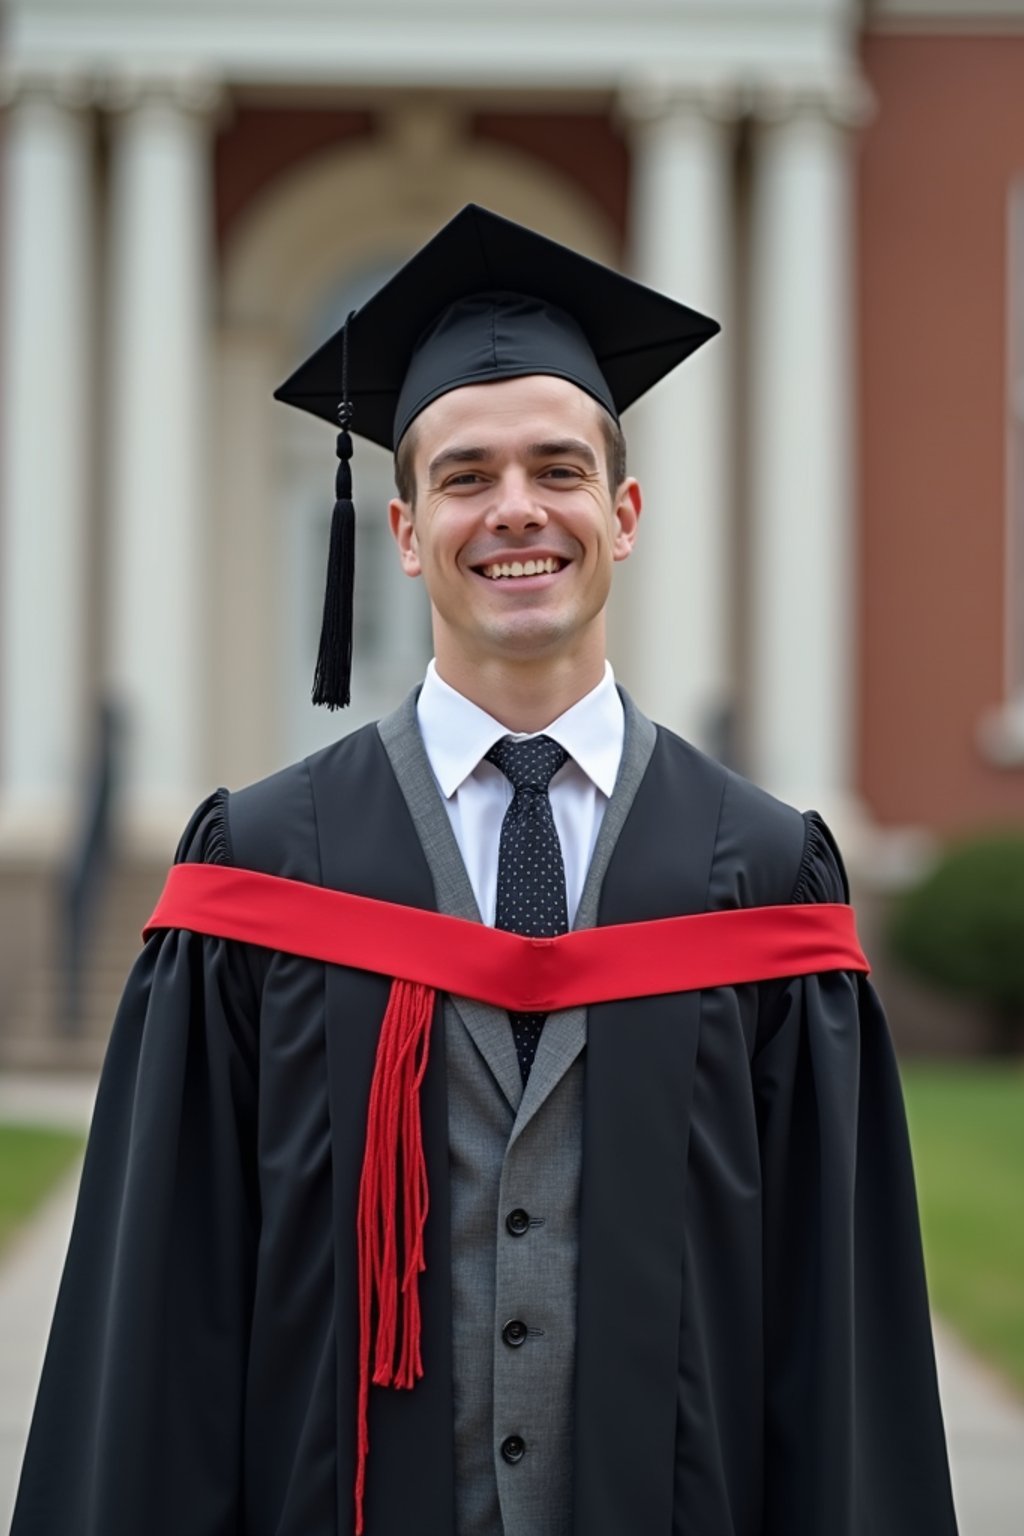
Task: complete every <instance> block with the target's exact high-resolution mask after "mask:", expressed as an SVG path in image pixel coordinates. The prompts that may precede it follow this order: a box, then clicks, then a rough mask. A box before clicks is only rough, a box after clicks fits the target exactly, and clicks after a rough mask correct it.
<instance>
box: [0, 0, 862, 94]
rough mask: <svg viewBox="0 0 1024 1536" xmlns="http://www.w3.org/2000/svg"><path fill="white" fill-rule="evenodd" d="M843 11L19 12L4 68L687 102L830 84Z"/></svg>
mask: <svg viewBox="0 0 1024 1536" xmlns="http://www.w3.org/2000/svg"><path fill="white" fill-rule="evenodd" d="M858 14H859V5H858V4H857V3H856V0H788V3H778V0H629V3H628V4H625V3H623V0H517V3H516V4H515V5H510V4H508V3H507V0H360V3H358V4H357V3H356V0H20V3H14V4H11V5H9V6H8V16H7V29H6V31H7V37H6V54H7V57H8V59H9V60H10V61H12V63H13V64H14V65H15V67H21V66H25V67H32V66H33V65H47V64H49V63H50V61H51V60H53V59H54V58H56V57H58V56H59V57H60V58H62V59H64V60H66V61H67V62H68V63H69V65H74V66H75V67H76V68H83V67H84V68H86V69H93V70H98V71H105V70H106V69H107V68H108V67H109V65H110V63H111V61H117V60H120V59H123V58H125V57H127V58H130V59H131V60H132V61H133V65H134V66H135V67H136V68H139V69H142V70H151V71H153V72H155V73H158V74H164V73H166V72H167V70H168V69H174V68H177V67H180V66H183V65H188V66H192V67H198V68H201V69H206V70H207V71H210V72H212V73H214V74H215V75H217V76H219V77H221V78H224V79H225V80H226V81H227V82H228V83H230V84H237V85H255V86H259V85H263V84H270V83H275V84H277V85H288V84H292V85H294V86H295V87H315V86H328V87H334V88H336V89H337V88H342V89H346V90H352V89H372V88H374V87H380V86H384V87H388V86H406V85H418V86H425V87H431V86H433V87H438V88H445V89H459V90H465V89H468V90H470V91H483V90H486V89H519V90H522V89H536V90H544V89H548V90H550V89H559V90H563V91H564V90H586V89H599V90H605V91H609V92H614V91H616V90H617V89H618V87H619V86H620V84H621V82H622V80H623V78H624V76H627V75H631V74H635V73H637V72H639V71H642V70H643V69H644V68H645V67H647V66H649V65H650V64H651V63H652V62H656V63H657V64H658V66H659V67H660V68H663V69H665V70H667V71H671V72H673V73H674V74H675V75H676V76H677V77H678V78H679V79H680V80H684V81H687V82H689V83H690V84H691V85H693V86H695V87H696V86H700V87H707V86H710V87H712V88H713V87H715V86H716V85H717V84H718V83H720V82H729V81H732V80H734V79H735V78H736V77H737V76H740V77H749V76H751V75H755V76H760V75H762V74H768V75H769V76H770V75H773V74H775V73H777V72H782V73H783V74H785V75H786V76H787V77H788V76H791V75H793V74H796V75H799V76H802V77H804V78H806V79H807V80H814V79H818V78H820V77H821V76H822V74H823V73H824V74H829V73H834V72H835V71H836V69H837V68H838V67H839V66H840V65H841V63H842V62H843V61H844V60H846V59H847V58H848V57H849V55H850V52H851V50H852V46H853V39H854V36H855V33H856V28H857V24H858V23H857V18H858Z"/></svg>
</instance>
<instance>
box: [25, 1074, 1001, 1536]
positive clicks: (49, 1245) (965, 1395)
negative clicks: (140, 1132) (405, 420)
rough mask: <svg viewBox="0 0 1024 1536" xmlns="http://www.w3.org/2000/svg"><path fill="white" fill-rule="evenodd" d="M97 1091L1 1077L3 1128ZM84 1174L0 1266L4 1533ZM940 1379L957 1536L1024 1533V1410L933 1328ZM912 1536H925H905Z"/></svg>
mask: <svg viewBox="0 0 1024 1536" xmlns="http://www.w3.org/2000/svg"><path fill="white" fill-rule="evenodd" d="M94 1092H95V1085H94V1084H93V1083H92V1082H90V1081H88V1080H83V1079H66V1080H62V1079H59V1078H46V1079H33V1078H25V1079H19V1078H14V1077H0V1121H13V1120H17V1121H21V1122H24V1123H33V1124H36V1125H40V1124H47V1125H58V1126H72V1127H81V1126H86V1125H87V1124H88V1121H89V1116H90V1114H91V1110H92V1102H93V1096H94ZM77 1184H78V1170H77V1169H76V1170H75V1172H74V1173H73V1174H72V1175H71V1176H70V1177H69V1178H68V1179H66V1180H65V1181H64V1183H63V1185H62V1186H61V1187H60V1189H58V1190H57V1192H56V1193H55V1194H54V1195H53V1197H52V1198H51V1199H50V1201H49V1202H48V1203H47V1205H46V1206H45V1207H44V1208H43V1209H42V1210H41V1211H40V1212H39V1214H38V1216H37V1217H36V1218H35V1220H34V1221H33V1222H32V1223H31V1224H30V1225H29V1226H28V1227H27V1228H26V1229H25V1231H24V1232H23V1233H22V1234H21V1236H20V1237H19V1239H18V1240H17V1241H16V1243H15V1246H14V1248H13V1249H12V1250H11V1251H10V1252H9V1253H8V1254H7V1257H6V1259H5V1261H4V1263H3V1264H2V1265H0V1362H2V1364H0V1531H4V1532H6V1531H7V1530H8V1528H9V1525H10V1519H11V1513H12V1511H13V1508H14V1495H15V1491H16V1489H17V1480H18V1470H19V1467H20V1465H21V1457H22V1453H23V1451H24V1445H25V1438H26V1436H27V1434H28V1426H29V1420H30V1417H31V1413H32V1403H33V1400H34V1397H35V1391H36V1384H37V1382H38V1380H39V1372H40V1369H41V1367H42V1360H43V1351H44V1349H45V1346H46V1336H47V1332H48V1330H49V1325H50V1316H51V1314H52V1312H53V1305H54V1301H55V1300H56V1295H57V1285H58V1281H59V1278H60V1269H61V1264H62V1262H63V1258H64V1250H65V1248H66V1246H67V1240H68V1232H69V1230H70V1226H71V1218H72V1215H73V1213H74V1202H75V1192H76V1189H77ZM936 1345H937V1351H938V1359H939V1379H940V1385H941V1390H942V1402H943V1408H944V1411H945V1416H946V1432H947V1435H948V1437H949V1451H950V1461H951V1463H952V1469H953V1486H954V1491H955V1494H956V1502H957V1511H958V1514H959V1519H960V1536H1022V1532H1024V1403H1022V1402H1021V1401H1019V1400H1018V1399H1017V1398H1016V1397H1014V1396H1013V1395H1012V1394H1011V1393H1010V1392H1009V1391H1008V1390H1007V1388H1006V1387H1005V1386H1004V1385H1003V1384H1002V1383H1001V1382H1000V1381H999V1380H998V1379H997V1378H996V1376H995V1374H994V1373H993V1372H992V1371H990V1370H989V1369H988V1367H986V1366H984V1365H982V1364H980V1363H979V1362H978V1361H977V1360H975V1359H974V1357H973V1356H971V1355H970V1354H969V1353H968V1352H967V1351H966V1350H965V1349H964V1348H963V1346H962V1345H961V1344H960V1343H959V1342H958V1341H957V1340H956V1339H954V1337H953V1336H952V1335H951V1334H950V1332H949V1331H948V1329H946V1328H944V1327H942V1326H941V1325H937V1327H936ZM907 1536H926V1533H925V1532H908V1533H907Z"/></svg>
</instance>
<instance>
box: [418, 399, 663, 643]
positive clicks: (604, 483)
mask: <svg viewBox="0 0 1024 1536" xmlns="http://www.w3.org/2000/svg"><path fill="white" fill-rule="evenodd" d="M412 430H413V432H414V433H415V451H414V458H413V464H414V469H415V484H416V501H415V507H411V506H410V505H409V504H407V503H406V502H402V501H397V500H396V501H393V502H392V503H391V508H390V515H391V527H392V532H393V533H394V535H395V538H396V541H397V543H398V546H399V549H400V551H401V558H402V565H403V568H404V569H405V571H406V573H407V574H408V575H410V576H422V577H423V580H424V581H425V583H426V586H427V592H428V595H429V597H430V603H431V608H432V612H433V622H434V645H435V649H436V651H437V655H438V660H439V662H440V661H441V660H442V659H443V658H444V659H448V660H449V661H456V662H457V663H458V664H459V665H462V666H467V665H468V666H474V665H476V666H479V665H482V664H486V663H488V662H490V661H493V660H494V659H496V658H499V657H502V658H506V659H513V658H514V659H519V660H532V659H538V660H539V659H543V658H551V659H555V658H558V657H570V658H584V657H588V656H590V654H591V652H593V653H594V654H595V655H596V654H597V653H599V654H600V657H601V658H603V655H604V607H605V603H606V601H607V598H608V591H609V587H610V584H611V574H612V565H613V564H614V562H615V561H616V560H624V559H625V558H626V557H627V556H628V555H629V553H630V551H631V549H632V547H633V541H634V538H635V535H636V525H637V519H638V517H639V514H640V504H641V503H640V490H639V486H638V485H637V483H636V481H635V480H625V481H624V482H623V483H622V485H621V486H617V487H612V486H610V485H609V483H608V468H607V462H606V450H605V438H604V433H603V431H602V427H601V407H600V406H599V405H598V404H597V402H596V401H595V400H593V399H591V397H590V396H589V395H587V394H585V393H584V391H583V390H581V389H578V388H577V387H576V385H574V384H570V383H569V382H568V381H567V380H565V379H557V378H550V377H548V376H546V375H531V376H529V377H527V378H522V379H504V380H502V381H501V382H499V383H495V384H472V385H467V386H466V387H465V388H463V389H456V390H451V391H450V392H449V393H448V394H446V395H442V396H441V398H440V399H439V400H435V401H433V402H432V403H431V404H430V405H429V406H428V407H427V408H426V410H424V411H423V412H422V414H421V415H420V416H419V417H417V419H416V422H415V423H414V425H413V428H412Z"/></svg>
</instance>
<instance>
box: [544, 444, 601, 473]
mask: <svg viewBox="0 0 1024 1536" xmlns="http://www.w3.org/2000/svg"><path fill="white" fill-rule="evenodd" d="M526 453H527V457H528V458H531V459H582V460H583V462H584V463H585V464H586V465H587V467H588V468H589V469H596V468H597V455H596V454H595V452H594V450H593V448H591V446H590V444H589V443H585V442H584V441H583V439H582V438H579V437H558V438H553V439H552V441H551V442H548V443H531V444H530V446H529V448H527V450H526Z"/></svg>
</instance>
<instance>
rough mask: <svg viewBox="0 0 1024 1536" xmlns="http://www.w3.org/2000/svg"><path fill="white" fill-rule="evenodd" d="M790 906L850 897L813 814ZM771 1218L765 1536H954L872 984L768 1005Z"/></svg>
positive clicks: (852, 982)
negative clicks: (795, 903)
mask: <svg viewBox="0 0 1024 1536" xmlns="http://www.w3.org/2000/svg"><path fill="white" fill-rule="evenodd" d="M805 825H806V843H805V851H804V858H803V863H802V866H801V869H800V874H799V877H798V880H797V884H796V888H795V890H794V892H793V897H792V899H793V900H794V901H799V902H820V901H839V902H842V901H847V900H848V899H849V896H848V891H847V885H846V877H845V874H844V872H843V868H842V864H841V861H840V858H839V855H838V851H837V850H836V847H835V844H834V842H833V840H832V837H831V834H830V833H829V831H828V829H827V827H826V826H825V824H824V823H823V822H822V821H821V819H820V818H819V817H817V816H816V815H815V814H814V813H810V814H809V815H808V816H807V818H805ZM753 1070H754V1084H755V1093H756V1101H757V1111H758V1121H759V1129H760V1139H761V1159H762V1180H763V1200H764V1205H763V1210H764V1244H763V1265H764V1277H763V1283H764V1330H765V1333H764V1336H765V1356H766V1358H765V1381H766V1389H765V1390H766V1404H765V1411H766V1446H765V1467H766V1471H765V1522H764V1536H823V1533H825V1532H828V1533H829V1536H955V1533H956V1519H955V1515H954V1513H953V1503H952V1495H951V1492H950V1483H949V1472H948V1466H947V1459H946V1446H945V1437H944V1432H943V1426H942V1416H941V1412H940V1408H939V1399H938V1388H937V1383H936V1374H935V1360H934V1351H933V1346H932V1335H931V1324H930V1319H929V1312H928V1297H927V1292H926V1287H925V1278H924V1265H923V1260H922V1253H921V1242H920V1234H919V1225H918V1214H917V1201H916V1195H915V1190H914V1176H913V1169H912V1166H911V1158H910V1146H909V1141H908V1136H907V1129H906V1120H905V1116H904V1110H903V1100H902V1094H901V1090H900V1083H899V1077H898V1074H897V1069H896V1062H895V1057H894V1054H893V1049H892V1043H891V1040H890V1037H889V1031H888V1027H887V1025H886V1021H885V1017H884V1014H883V1012H882V1008H881V1005H880V1003H879V1001H878V998H877V996H876V994H875V991H874V989H873V988H872V986H871V983H870V982H869V981H868V979H867V978H866V977H864V976H859V975H855V974H849V973H842V972H830V973H826V974H821V975H816V976H807V977H801V978H798V979H797V980H795V981H793V982H791V983H789V984H788V985H787V986H785V987H784V988H783V990H782V993H781V997H780V996H779V995H778V994H776V995H775V1006H774V1007H772V1008H771V1009H769V1010H767V1011H766V1015H765V1016H764V1017H763V1019H762V1023H761V1029H760V1035H759V1038H758V1042H757V1046H756V1051H755V1056H754V1063H753Z"/></svg>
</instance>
